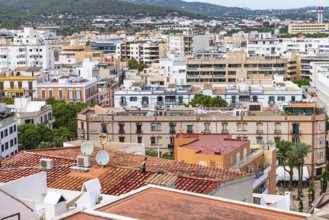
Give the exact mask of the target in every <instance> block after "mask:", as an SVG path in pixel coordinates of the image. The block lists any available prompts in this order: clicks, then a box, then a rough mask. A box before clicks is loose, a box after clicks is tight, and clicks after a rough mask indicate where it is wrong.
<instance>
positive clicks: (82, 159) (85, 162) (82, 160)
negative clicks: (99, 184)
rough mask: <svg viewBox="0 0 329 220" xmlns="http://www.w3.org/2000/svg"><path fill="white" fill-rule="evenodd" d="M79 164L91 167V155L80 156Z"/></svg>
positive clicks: (78, 158)
mask: <svg viewBox="0 0 329 220" xmlns="http://www.w3.org/2000/svg"><path fill="white" fill-rule="evenodd" d="M77 165H78V167H90V157H89V156H78V157H77Z"/></svg>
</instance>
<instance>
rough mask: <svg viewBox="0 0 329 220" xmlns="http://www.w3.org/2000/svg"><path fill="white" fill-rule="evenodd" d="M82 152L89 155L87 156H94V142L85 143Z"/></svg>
mask: <svg viewBox="0 0 329 220" xmlns="http://www.w3.org/2000/svg"><path fill="white" fill-rule="evenodd" d="M81 152H82V153H83V154H84V155H87V156H89V155H90V154H92V153H93V152H94V145H93V142H91V141H84V142H83V143H82V144H81Z"/></svg>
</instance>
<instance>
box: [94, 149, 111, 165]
mask: <svg viewBox="0 0 329 220" xmlns="http://www.w3.org/2000/svg"><path fill="white" fill-rule="evenodd" d="M109 161H110V155H109V153H108V152H107V151H106V150H101V151H99V152H98V153H97V154H96V162H97V164H98V165H100V166H105V165H106V164H108V163H109Z"/></svg>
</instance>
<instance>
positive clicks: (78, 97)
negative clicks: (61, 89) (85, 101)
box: [75, 90, 81, 100]
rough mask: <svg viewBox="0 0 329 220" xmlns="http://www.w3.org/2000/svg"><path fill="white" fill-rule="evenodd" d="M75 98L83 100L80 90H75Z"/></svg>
mask: <svg viewBox="0 0 329 220" xmlns="http://www.w3.org/2000/svg"><path fill="white" fill-rule="evenodd" d="M75 98H76V99H78V100H80V99H81V92H80V90H75Z"/></svg>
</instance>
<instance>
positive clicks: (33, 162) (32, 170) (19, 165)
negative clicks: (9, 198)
mask: <svg viewBox="0 0 329 220" xmlns="http://www.w3.org/2000/svg"><path fill="white" fill-rule="evenodd" d="M42 158H48V159H53V160H54V168H53V169H52V170H46V172H47V182H48V184H49V183H52V182H53V181H55V180H56V179H57V178H59V177H62V176H65V175H66V174H68V173H69V172H70V168H69V167H70V166H72V164H74V163H75V161H74V160H71V159H65V158H55V157H51V156H42V155H38V154H35V153H32V152H25V151H21V152H19V153H18V154H15V155H13V156H11V157H9V158H6V159H4V160H3V161H2V162H1V168H0V182H2V183H4V182H9V181H12V180H16V179H19V178H21V177H26V176H29V175H32V174H36V173H39V172H42V170H41V169H40V159H42Z"/></svg>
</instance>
